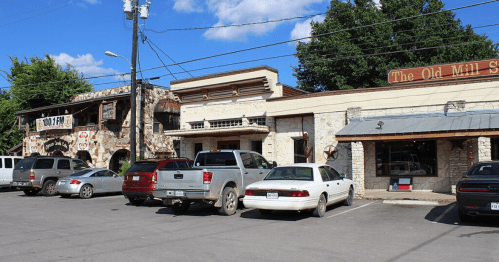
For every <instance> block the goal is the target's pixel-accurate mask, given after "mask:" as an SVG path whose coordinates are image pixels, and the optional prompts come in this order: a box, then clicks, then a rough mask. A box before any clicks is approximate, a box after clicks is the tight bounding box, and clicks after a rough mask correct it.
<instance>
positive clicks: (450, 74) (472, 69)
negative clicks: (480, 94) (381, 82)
mask: <svg viewBox="0 0 499 262" xmlns="http://www.w3.org/2000/svg"><path fill="white" fill-rule="evenodd" d="M488 75H499V60H497V59H492V60H483V61H473V62H466V63H455V64H445V65H435V66H426V67H417V68H408V69H400V70H391V71H390V72H388V83H390V84H400V83H415V82H428V81H435V80H444V79H460V78H469V77H478V76H488Z"/></svg>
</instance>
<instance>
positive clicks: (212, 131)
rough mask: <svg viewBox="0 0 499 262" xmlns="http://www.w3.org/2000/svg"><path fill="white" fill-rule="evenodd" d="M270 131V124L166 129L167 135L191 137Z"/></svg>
mask: <svg viewBox="0 0 499 262" xmlns="http://www.w3.org/2000/svg"><path fill="white" fill-rule="evenodd" d="M269 132H270V128H269V127H268V126H244V127H230V128H208V129H190V130H172V131H165V132H164V134H165V135H167V136H180V137H185V138H190V137H220V136H238V135H250V134H266V133H269Z"/></svg>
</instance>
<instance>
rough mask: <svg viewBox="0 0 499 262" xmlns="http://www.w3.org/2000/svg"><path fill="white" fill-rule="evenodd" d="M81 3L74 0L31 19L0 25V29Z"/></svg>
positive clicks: (80, 0) (79, 0) (78, 0)
mask: <svg viewBox="0 0 499 262" xmlns="http://www.w3.org/2000/svg"><path fill="white" fill-rule="evenodd" d="M82 1H83V0H76V1H74V2H70V3H69V4H67V5H63V6H61V7H58V8H55V9H52V10H49V11H47V12H43V13H40V14H37V15H34V16H31V17H28V18H24V19H20V20H17V21H13V22H10V23H6V24H1V25H0V27H1V26H7V25H13V24H17V23H20V22H23V21H26V20H29V19H33V18H35V17H38V16H42V15H45V14H48V13H51V12H54V11H57V10H59V9H62V8H64V7H68V6H70V5H74V4H76V3H79V2H82Z"/></svg>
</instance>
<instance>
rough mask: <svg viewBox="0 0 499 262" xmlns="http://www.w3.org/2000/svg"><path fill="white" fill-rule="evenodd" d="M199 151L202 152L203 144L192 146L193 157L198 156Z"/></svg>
mask: <svg viewBox="0 0 499 262" xmlns="http://www.w3.org/2000/svg"><path fill="white" fill-rule="evenodd" d="M199 151H203V143H195V144H194V157H196V156H197V155H198V153H199Z"/></svg>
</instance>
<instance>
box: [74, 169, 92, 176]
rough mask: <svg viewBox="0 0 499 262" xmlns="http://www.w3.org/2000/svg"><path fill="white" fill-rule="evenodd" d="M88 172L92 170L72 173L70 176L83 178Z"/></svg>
mask: <svg viewBox="0 0 499 262" xmlns="http://www.w3.org/2000/svg"><path fill="white" fill-rule="evenodd" d="M90 171H92V169H86V170H83V171H80V172H78V173H74V174H72V175H71V176H83V175H84V174H86V173H88V172H90Z"/></svg>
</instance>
